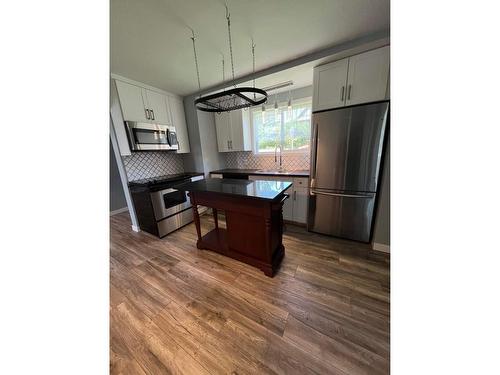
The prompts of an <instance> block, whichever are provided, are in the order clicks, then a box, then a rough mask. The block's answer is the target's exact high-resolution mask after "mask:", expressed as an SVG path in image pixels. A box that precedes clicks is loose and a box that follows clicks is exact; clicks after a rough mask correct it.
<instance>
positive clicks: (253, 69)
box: [252, 38, 255, 100]
mask: <svg viewBox="0 0 500 375" xmlns="http://www.w3.org/2000/svg"><path fill="white" fill-rule="evenodd" d="M252 58H253V68H252V71H253V88H255V43H254V42H253V38H252ZM253 100H255V93H253Z"/></svg>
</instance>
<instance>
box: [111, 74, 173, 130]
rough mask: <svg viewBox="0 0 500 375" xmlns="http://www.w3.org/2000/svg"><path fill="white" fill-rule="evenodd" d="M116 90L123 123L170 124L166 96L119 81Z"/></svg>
mask: <svg viewBox="0 0 500 375" xmlns="http://www.w3.org/2000/svg"><path fill="white" fill-rule="evenodd" d="M116 89H117V90H118V96H119V98H120V105H121V107H122V113H123V119H124V120H125V121H137V122H150V123H155V124H163V125H170V124H171V119H170V118H171V117H170V109H169V107H168V101H167V97H166V95H163V94H160V93H159V92H155V91H152V90H148V89H145V88H143V87H139V86H136V85H132V84H130V83H127V82H122V81H119V80H116Z"/></svg>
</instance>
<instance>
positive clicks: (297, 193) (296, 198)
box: [212, 175, 309, 224]
mask: <svg viewBox="0 0 500 375" xmlns="http://www.w3.org/2000/svg"><path fill="white" fill-rule="evenodd" d="M212 176H213V175H212ZM248 179H249V180H253V181H255V180H265V181H290V182H292V183H293V185H292V187H291V188H290V189H288V190H287V191H286V194H289V195H290V198H288V199H287V200H286V201H285V204H284V205H283V219H284V220H287V221H292V222H295V223H300V224H305V223H307V202H308V194H309V189H308V188H307V186H308V184H307V181H308V179H307V178H300V177H296V178H289V177H281V176H280V177H275V176H248Z"/></svg>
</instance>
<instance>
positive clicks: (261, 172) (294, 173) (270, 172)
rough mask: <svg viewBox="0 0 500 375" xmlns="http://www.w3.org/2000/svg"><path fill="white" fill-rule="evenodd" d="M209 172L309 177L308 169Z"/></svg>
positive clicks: (228, 169) (222, 170)
mask: <svg viewBox="0 0 500 375" xmlns="http://www.w3.org/2000/svg"><path fill="white" fill-rule="evenodd" d="M210 173H218V174H241V175H253V176H259V175H260V176H290V177H309V171H308V170H300V171H286V172H280V171H278V170H270V169H266V170H263V169H231V168H226V169H219V170H217V171H212V172H210Z"/></svg>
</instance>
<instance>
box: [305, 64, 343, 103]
mask: <svg viewBox="0 0 500 375" xmlns="http://www.w3.org/2000/svg"><path fill="white" fill-rule="evenodd" d="M348 66H349V59H343V60H339V61H334V62H333V63H330V64H326V65H322V66H319V67H317V68H315V69H314V98H313V111H321V110H323V109H329V108H336V107H342V106H344V105H345V98H346V90H347V70H348Z"/></svg>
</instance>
